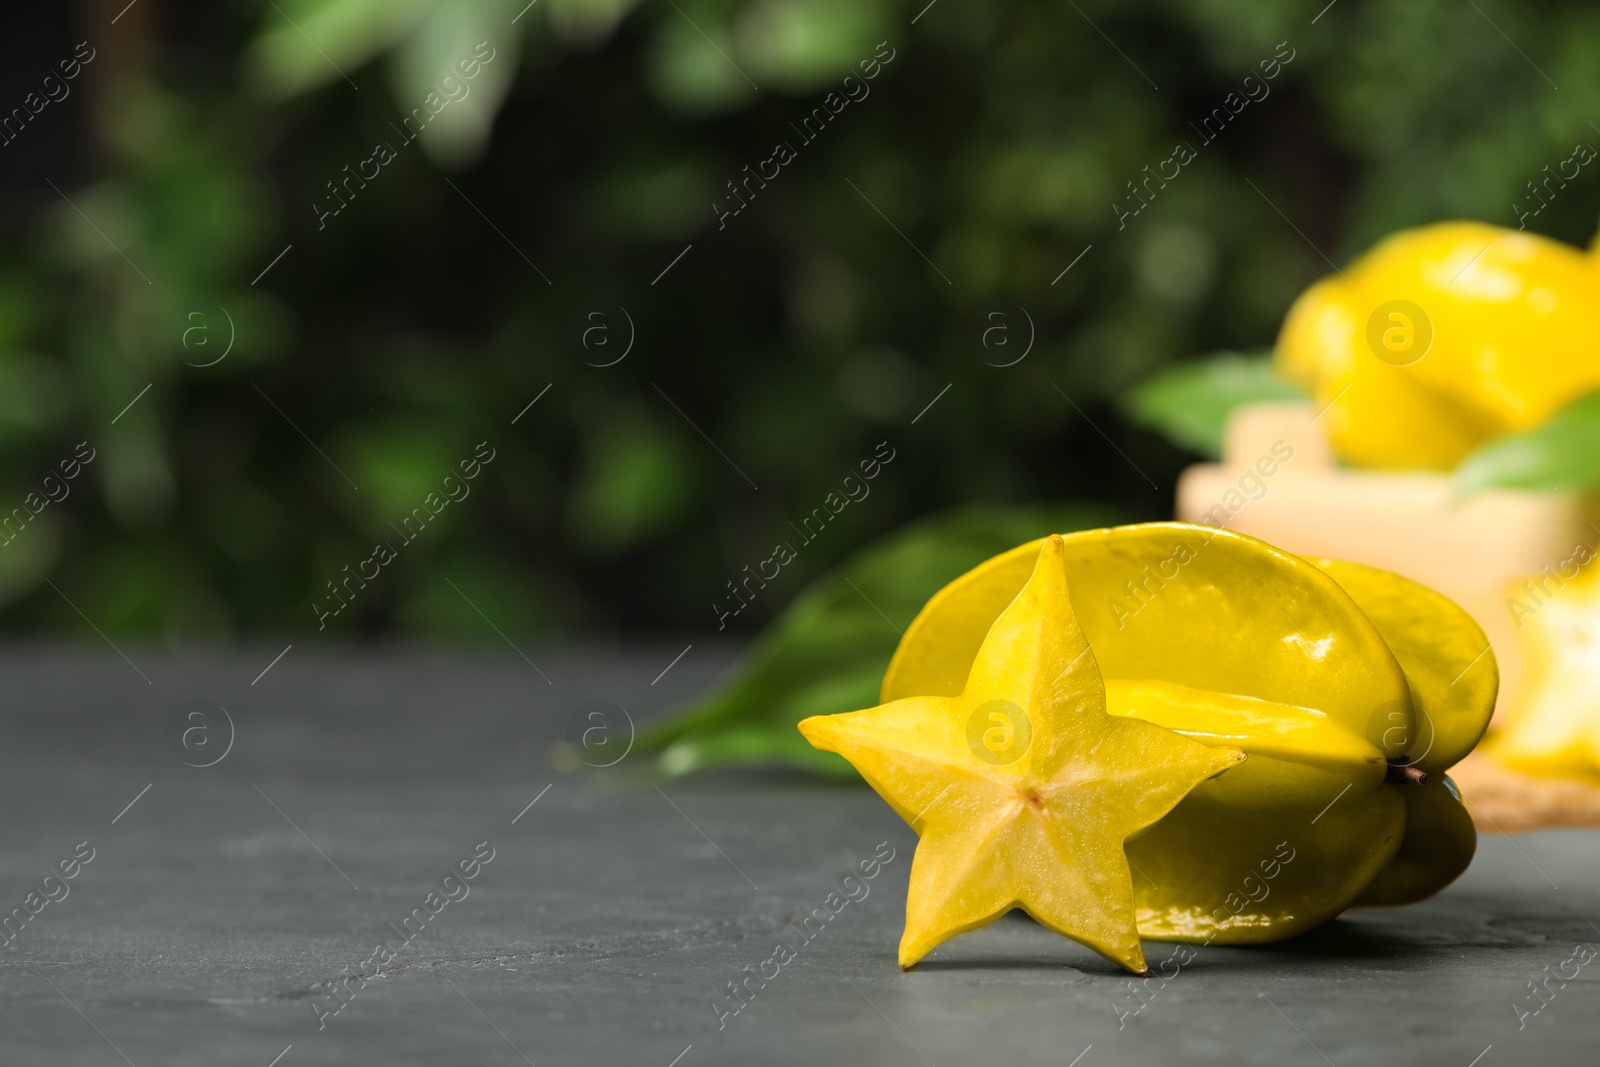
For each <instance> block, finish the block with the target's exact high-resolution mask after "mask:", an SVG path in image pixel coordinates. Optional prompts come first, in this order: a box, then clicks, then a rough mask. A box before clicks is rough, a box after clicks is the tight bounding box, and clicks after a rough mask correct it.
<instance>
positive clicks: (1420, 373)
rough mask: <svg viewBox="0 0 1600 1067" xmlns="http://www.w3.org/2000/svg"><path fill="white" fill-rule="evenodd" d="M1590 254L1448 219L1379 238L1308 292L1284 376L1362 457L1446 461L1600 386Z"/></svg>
mask: <svg viewBox="0 0 1600 1067" xmlns="http://www.w3.org/2000/svg"><path fill="white" fill-rule="evenodd" d="M1597 338H1600V269H1597V264H1596V260H1595V258H1594V256H1592V255H1590V254H1586V253H1584V252H1583V251H1581V250H1579V249H1576V248H1572V247H1570V246H1568V245H1565V244H1561V243H1560V242H1557V241H1552V240H1549V239H1547V238H1544V237H1538V236H1535V235H1533V234H1530V233H1524V232H1521V231H1518V230H1510V229H1504V228H1501V227H1497V226H1489V225H1486V224H1484V223H1478V222H1444V223H1438V224H1435V225H1432V226H1424V227H1421V228H1419V229H1414V230H1404V231H1402V232H1400V233H1397V234H1394V235H1393V236H1391V237H1388V238H1387V239H1385V240H1384V241H1382V242H1381V243H1379V244H1378V245H1377V246H1376V247H1375V248H1373V249H1372V250H1371V251H1370V252H1368V253H1367V254H1366V255H1365V256H1363V257H1362V258H1361V259H1360V260H1358V261H1357V262H1356V263H1354V264H1353V265H1351V266H1350V267H1349V268H1348V269H1347V270H1345V271H1343V272H1341V273H1340V274H1336V275H1333V276H1331V277H1328V278H1324V279H1323V280H1321V281H1319V282H1317V283H1316V284H1315V285H1313V286H1312V287H1311V288H1309V289H1307V290H1306V291H1305V293H1303V294H1302V295H1301V296H1300V298H1299V299H1298V300H1296V301H1295V304H1294V306H1293V307H1292V308H1290V310H1289V315H1288V317H1287V318H1286V319H1285V321H1284V325H1283V330H1282V332H1281V333H1280V334H1279V337H1278V344H1277V363H1278V368H1279V370H1280V372H1281V373H1283V375H1284V376H1285V377H1287V378H1288V379H1289V380H1291V381H1293V382H1296V383H1298V384H1299V385H1301V386H1303V387H1304V388H1305V389H1306V390H1307V391H1308V392H1310V393H1311V394H1312V396H1313V398H1314V403H1315V404H1316V407H1317V409H1318V410H1319V411H1322V410H1323V409H1324V408H1326V411H1325V412H1324V414H1323V415H1322V416H1320V420H1319V421H1321V423H1322V425H1323V428H1324V431H1325V432H1326V434H1327V436H1328V440H1329V442H1330V443H1331V444H1332V445H1333V447H1334V449H1335V450H1336V451H1337V452H1338V453H1339V454H1340V456H1342V457H1343V458H1344V459H1345V460H1347V461H1349V462H1351V463H1355V464H1357V465H1360V466H1368V467H1387V468H1429V469H1437V470H1449V469H1452V468H1454V467H1455V466H1456V464H1457V463H1459V462H1460V461H1461V459H1462V458H1463V457H1464V456H1465V455H1466V454H1467V453H1468V452H1471V451H1472V450H1473V449H1475V448H1477V447H1478V446H1479V445H1481V444H1483V443H1485V442H1487V441H1490V440H1493V439H1496V438H1498V437H1499V436H1500V435H1501V434H1502V433H1504V434H1511V433H1517V432H1519V431H1523V430H1529V429H1532V428H1533V427H1535V426H1538V425H1539V424H1540V423H1542V422H1544V421H1545V420H1546V419H1548V418H1549V417H1550V416H1551V415H1552V414H1554V413H1555V412H1556V411H1558V410H1559V409H1561V408H1562V407H1564V406H1566V405H1567V404H1568V403H1570V402H1571V401H1573V400H1576V399H1578V397H1580V396H1582V395H1583V394H1585V393H1588V392H1590V391H1592V390H1594V389H1596V388H1600V359H1597V358H1596V355H1597V343H1600V342H1597Z"/></svg>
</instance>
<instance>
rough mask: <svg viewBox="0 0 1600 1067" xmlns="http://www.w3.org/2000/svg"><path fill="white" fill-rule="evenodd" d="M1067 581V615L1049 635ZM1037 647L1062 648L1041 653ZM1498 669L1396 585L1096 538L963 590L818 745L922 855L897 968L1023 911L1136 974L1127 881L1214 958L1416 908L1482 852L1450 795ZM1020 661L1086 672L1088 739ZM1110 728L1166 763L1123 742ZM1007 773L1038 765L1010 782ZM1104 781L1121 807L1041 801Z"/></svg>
mask: <svg viewBox="0 0 1600 1067" xmlns="http://www.w3.org/2000/svg"><path fill="white" fill-rule="evenodd" d="M1047 563H1048V566H1047ZM1057 567H1059V568H1060V570H1061V571H1062V572H1064V575H1065V577H1064V578H1062V579H1059V582H1060V590H1061V594H1060V597H1059V598H1058V599H1060V600H1062V601H1064V602H1062V603H1060V604H1059V605H1058V606H1055V607H1052V608H1051V609H1050V610H1049V611H1048V612H1046V611H1043V610H1041V607H1040V605H1041V604H1046V603H1049V602H1050V598H1049V597H1044V596H1041V595H1040V593H1041V592H1042V588H1041V583H1054V582H1056V581H1058V579H1057V578H1056V577H1055V569H1056V568H1057ZM1043 588H1053V586H1045V587H1043ZM1053 595H1054V594H1052V596H1053ZM1028 626H1031V627H1033V628H1034V629H1036V630H1038V629H1042V630H1044V631H1047V635H1046V636H1035V637H1033V638H1032V641H1033V645H1029V644H1028V643H1027V641H1026V640H1025V639H1024V638H1023V637H1020V636H1019V633H1022V634H1026V633H1027V627H1028ZM1052 632H1053V634H1054V636H1049V633H1052ZM1085 641H1086V642H1087V644H1086V645H1084V644H1082V642H1085ZM1050 642H1054V644H1050ZM1487 647H1488V646H1487V641H1485V640H1484V639H1483V635H1482V631H1481V630H1479V629H1478V627H1477V626H1476V624H1475V623H1473V621H1472V620H1471V618H1470V617H1469V616H1467V614H1466V613H1465V612H1464V611H1462V610H1461V609H1460V608H1459V607H1456V606H1455V605H1454V604H1453V603H1451V602H1450V601H1449V600H1447V599H1446V598H1444V597H1443V596H1441V595H1439V594H1438V593H1435V592H1433V591H1432V590H1429V589H1426V588H1425V587H1423V586H1420V585H1418V584H1417V583H1415V582H1411V581H1409V580H1407V579H1404V578H1401V577H1399V576H1397V575H1393V574H1389V573H1388V572H1385V571H1378V570H1375V569H1373V568H1369V567H1362V566H1360V565H1357V564H1349V563H1340V562H1336V561H1320V562H1318V563H1315V564H1314V563H1312V562H1308V561H1306V560H1302V559H1300V558H1298V557H1296V556H1292V555H1290V554H1288V553H1285V552H1282V551H1280V550H1278V549H1275V548H1273V547H1271V546H1270V545H1267V544H1265V543H1264V542H1261V541H1258V540H1256V539H1254V538H1250V537H1246V536H1244V535H1241V534H1235V533H1231V532H1229V531H1226V530H1216V529H1212V528H1210V527H1203V526H1192V525H1188V524H1183V523H1150V524H1145V525H1140V526H1126V527H1118V528H1114V529H1108V530H1090V531H1085V532H1082V533H1076V534H1069V535H1066V536H1064V537H1060V538H1051V539H1048V540H1045V541H1042V542H1032V543H1030V544H1026V545H1022V546H1020V547H1018V548H1016V549H1014V550H1012V551H1010V552H1007V553H1004V554H1002V555H1000V556H997V557H995V558H994V559H991V560H989V561H988V562H986V563H984V564H982V565H980V566H979V567H977V568H975V569H974V570H972V571H970V572H968V573H967V574H965V575H963V576H962V577H960V578H958V579H956V580H955V581H954V582H952V583H951V584H950V585H948V586H946V587H945V588H944V589H943V590H941V591H940V592H939V593H938V594H936V595H935V596H934V598H933V599H932V600H930V601H929V603H928V604H927V606H926V607H924V608H923V610H922V612H921V613H920V614H919V615H918V617H917V618H916V619H915V620H914V621H913V622H912V624H911V626H910V627H909V628H908V629H907V631H906V633H905V635H904V638H903V640H902V641H901V643H900V647H899V648H898V650H897V651H896V653H895V656H894V659H893V661H892V662H891V663H890V666H889V669H888V672H887V673H886V675H885V677H884V682H883V690H882V699H883V701H884V704H883V705H882V706H881V707H879V708H874V709H872V710H870V711H864V712H854V713H851V714H849V715H843V716H825V717H817V718H813V719H808V720H806V721H805V722H804V723H802V724H801V729H802V731H803V732H804V733H805V735H806V737H807V738H808V739H809V740H811V742H812V743H813V744H815V745H818V747H821V748H826V749H831V750H833V751H837V752H839V753H840V754H841V755H843V756H845V758H847V759H849V760H850V761H851V762H852V763H854V764H855V765H856V767H857V768H858V769H859V770H861V771H862V774H863V776H864V777H866V778H867V780H868V781H869V782H870V783H871V784H872V785H873V786H874V788H876V789H877V790H878V791H879V793H880V794H882V795H883V796H884V797H885V799H887V800H889V802H890V804H891V805H892V806H894V808H895V810H896V811H898V812H899V813H900V814H901V816H902V817H904V818H906V819H907V821H908V822H910V823H912V825H913V827H914V828H920V832H921V833H922V842H921V844H920V845H919V848H918V851H917V858H916V860H915V861H914V862H913V872H912V884H911V896H910V899H909V900H908V904H907V927H906V935H905V940H904V941H903V942H902V945H901V962H902V964H903V965H909V964H910V963H914V962H915V961H916V960H917V959H919V958H921V956H922V955H924V954H925V953H926V952H927V951H929V950H930V949H932V948H933V947H934V946H935V945H937V944H938V943H939V942H940V941H942V940H944V939H945V938H947V937H950V936H953V935H954V934H957V933H960V932H963V931H965V930H969V929H972V928H974V927H976V926H978V925H981V924H983V923H985V922H987V921H989V920H991V919H993V918H994V917H995V916H996V915H998V914H1001V913H1003V912H1004V911H1006V910H1008V909H1009V908H1011V907H1013V906H1020V907H1023V908H1024V909H1025V910H1027V911H1029V913H1030V914H1034V915H1035V916H1036V917H1037V918H1039V919H1040V920H1041V921H1042V922H1044V923H1045V925H1047V926H1050V927H1051V928H1053V929H1056V930H1058V931H1060V932H1062V933H1065V934H1066V935H1067V936H1069V937H1072V938H1074V939H1075V940H1078V941H1080V942H1082V943H1084V944H1086V945H1090V946H1091V947H1094V948H1097V949H1099V950H1100V951H1102V952H1104V953H1105V954H1106V955H1108V956H1110V957H1111V958H1112V959H1115V960H1117V961H1118V962H1120V963H1122V964H1123V965H1124V966H1127V967H1129V968H1130V969H1138V966H1139V965H1141V964H1142V959H1143V957H1142V955H1139V954H1138V953H1137V941H1132V942H1130V941H1129V940H1128V937H1129V934H1128V929H1127V921H1128V900H1127V897H1126V895H1125V894H1126V892H1128V891H1130V890H1129V885H1130V883H1129V881H1128V867H1131V869H1132V871H1133V872H1134V877H1133V878H1132V880H1131V894H1132V918H1133V922H1134V925H1135V927H1136V929H1137V934H1138V936H1143V937H1148V938H1155V939H1168V940H1190V941H1206V942H1213V941H1214V942H1218V943H1244V942H1257V941H1270V940H1275V939H1278V938H1283V937H1288V936H1291V935H1293V934H1296V933H1299V932H1301V931H1304V930H1306V929H1309V928H1310V927H1312V926H1314V925H1316V924H1318V923H1321V922H1323V921H1326V920H1327V919H1329V918H1332V917H1333V916H1335V915H1337V914H1338V913H1339V912H1341V911H1343V910H1344V909H1345V908H1347V907H1350V906H1351V905H1352V904H1398V903H1405V902H1408V901H1411V900H1417V899H1421V898H1422V897H1425V896H1427V895H1429V894H1431V893H1433V892H1437V891H1438V890H1439V889H1441V888H1443V887H1444V886H1445V885H1447V884H1448V883H1449V882H1450V881H1451V880H1453V879H1454V878H1455V877H1456V876H1457V875H1458V874H1459V873H1460V872H1461V871H1462V870H1464V869H1465V867H1466V865H1467V863H1468V862H1470V860H1471V857H1472V854H1473V851H1474V849H1475V848H1476V837H1475V835H1474V834H1473V833H1472V831H1471V820H1470V818H1469V817H1468V815H1467V813H1466V811H1465V809H1464V807H1463V806H1462V803H1461V801H1460V799H1459V797H1458V796H1457V795H1456V793H1455V791H1454V788H1453V786H1452V785H1451V784H1450V783H1449V780H1448V779H1447V778H1446V777H1445V776H1444V774H1443V772H1444V770H1445V769H1446V768H1448V767H1449V766H1450V765H1451V764H1453V763H1455V762H1456V761H1457V760H1459V759H1460V758H1461V757H1462V756H1463V755H1465V754H1466V753H1467V752H1468V751H1470V750H1471V748H1472V747H1473V746H1474V745H1475V744H1476V743H1477V741H1478V739H1479V737H1480V736H1481V735H1482V733H1483V730H1484V728H1485V726H1486V725H1487V723H1488V719H1489V715H1490V713H1491V711H1492V710H1493V706H1494V697H1495V691H1496V688H1497V685H1496V677H1495V670H1494V660H1493V653H1492V652H1488V651H1487ZM1017 648H1023V649H1027V648H1039V649H1045V648H1049V649H1051V651H1050V653H1049V654H1050V655H1052V656H1053V657H1055V658H1053V659H1050V660H1049V662H1050V663H1052V664H1053V663H1056V662H1059V660H1060V657H1061V656H1063V655H1065V654H1066V653H1067V652H1068V651H1069V650H1073V649H1080V648H1081V649H1083V651H1081V652H1073V655H1078V656H1081V657H1082V659H1081V660H1080V661H1076V662H1074V663H1073V664H1072V666H1071V670H1070V671H1068V672H1067V674H1066V677H1068V678H1070V679H1071V680H1072V681H1071V688H1070V692H1071V693H1072V694H1073V698H1072V703H1071V707H1072V708H1073V713H1072V714H1070V715H1069V714H1066V713H1065V712H1064V711H1061V710H1058V708H1059V705H1060V703H1061V700H1062V698H1060V697H1056V693H1057V690H1054V689H1051V688H1049V687H1046V688H1044V689H1042V690H1041V689H1040V688H1038V686H1037V685H1036V684H1035V683H1036V682H1037V680H1038V677H1039V673H1040V672H1039V669H1038V668H1027V667H1026V666H1025V665H1026V664H1027V663H1028V662H1029V661H1028V660H1026V658H1024V660H1023V661H1022V662H1020V663H1019V662H1008V661H1007V660H1005V658H1004V656H1005V653H1006V651H1007V650H1010V649H1017ZM1089 650H1092V651H1089ZM1030 654H1032V655H1036V656H1038V655H1042V654H1043V653H1042V652H1037V653H1030ZM1469 664H1474V665H1475V667H1474V669H1473V670H1471V671H1465V672H1463V670H1462V668H1463V667H1466V666H1468V665H1469ZM1030 670H1031V673H1030ZM1088 670H1093V671H1094V672H1096V673H1095V675H1094V678H1093V682H1092V684H1091V682H1090V681H1089V680H1088V678H1087V677H1086V676H1085V673H1084V672H1085V671H1088ZM1100 692H1103V693H1104V709H1103V711H1102V710H1101V709H1100V704H1099V697H1098V694H1099V693H1100ZM1052 698H1055V702H1054V703H1053V702H1052ZM997 701H998V702H999V703H996V702H997ZM1007 702H1009V703H1007ZM1018 711H1020V712H1021V714H1020V715H1018V714H1017V712H1018ZM1107 714H1109V717H1110V719H1111V720H1112V721H1115V720H1118V719H1121V720H1123V721H1125V722H1126V723H1128V724H1129V725H1132V724H1134V723H1138V724H1140V725H1141V726H1155V727H1161V728H1162V730H1163V731H1164V732H1158V733H1156V734H1149V733H1140V734H1134V735H1128V737H1129V738H1131V737H1140V738H1150V737H1161V738H1162V743H1160V744H1156V743H1154V742H1142V743H1140V744H1132V743H1131V742H1130V741H1129V740H1126V739H1124V737H1123V735H1119V734H1117V733H1114V732H1113V733H1107V732H1105V730H1104V727H1103V725H1102V723H1103V721H1104V717H1105V716H1106V715H1107ZM991 731H992V732H991ZM1026 731H1032V733H1031V735H1028V736H1025V732H1026ZM1169 737H1171V738H1177V737H1181V738H1184V739H1187V740H1190V741H1192V742H1194V743H1198V744H1200V745H1202V746H1206V747H1207V748H1209V750H1210V751H1211V753H1213V758H1214V759H1217V760H1219V761H1222V762H1217V763H1214V764H1207V763H1206V762H1205V761H1204V760H1203V759H1197V758H1196V755H1195V750H1194V749H1193V748H1184V747H1182V746H1174V745H1173V744H1172V743H1171V741H1170V740H1168V738H1169ZM1063 738H1071V739H1072V740H1063ZM1041 744H1043V745H1046V746H1048V747H1047V748H1045V749H1039V748H1038V746H1039V745H1041ZM995 745H998V746H999V749H1000V750H1002V751H1004V752H1010V751H1011V749H1010V748H1007V747H1006V746H1007V745H1014V746H1027V747H1026V748H1025V750H1024V751H1025V754H1026V753H1032V754H1033V755H1032V757H1031V758H1030V759H1027V760H1024V759H1022V758H1017V759H1016V760H1015V762H1014V763H1002V764H998V766H999V767H1000V768H1001V770H1000V771H998V772H997V771H996V769H995V767H996V764H995V763H994V762H993V759H994V756H993V750H992V746H995ZM986 752H988V753H989V755H985V753H986ZM1083 752H1087V753H1089V754H1090V755H1088V756H1087V757H1085V756H1074V755H1072V754H1073V753H1083ZM1240 752H1242V753H1244V754H1247V755H1248V760H1247V761H1243V762H1238V763H1237V765H1233V766H1231V769H1228V771H1227V773H1226V774H1220V775H1219V774H1217V771H1219V770H1221V769H1225V768H1228V767H1229V766H1230V764H1229V763H1228V762H1226V761H1227V760H1236V759H1237V754H1238V753H1240ZM1047 756H1049V757H1058V756H1059V757H1060V758H1056V759H1054V760H1051V759H1046V757H1047ZM1208 766H1209V767H1210V768H1211V769H1210V770H1209V771H1207V770H1206V768H1207V767H1208ZM1118 768H1123V770H1118ZM1002 772H1003V773H1002ZM1108 772H1109V773H1111V774H1112V777H1111V778H1110V779H1109V780H1104V781H1099V783H1098V785H1097V787H1096V788H1097V789H1099V790H1100V792H1099V793H1097V794H1094V795H1096V796H1099V797H1104V798H1108V799H1109V798H1115V803H1112V804H1110V805H1109V806H1107V805H1104V804H1080V805H1079V806H1076V807H1072V808H1059V807H1052V806H1050V805H1043V806H1042V807H1037V808H1034V805H1033V802H1032V801H1031V800H1030V799H1029V797H1031V796H1033V795H1037V796H1039V797H1040V798H1041V799H1042V798H1043V797H1045V796H1046V795H1050V796H1055V795H1056V794H1055V793H1051V792H1050V791H1049V790H1050V783H1058V782H1062V781H1072V782H1074V783H1080V784H1082V783H1088V782H1093V781H1096V780H1097V776H1098V777H1101V778H1103V776H1105V775H1106V774H1107V773H1108ZM1040 775H1044V777H1040ZM980 783H981V784H980ZM1153 783H1160V784H1161V788H1159V789H1157V788H1154V785H1153ZM1125 786H1126V787H1125ZM1008 787H1009V788H1008ZM1030 791H1031V792H1030ZM1147 797H1148V799H1147ZM1019 798H1020V799H1019ZM1030 808H1033V812H1032V813H1031V814H1030V810H1029V809H1030ZM925 809H926V810H925ZM1030 820H1031V821H1030ZM1063 842H1071V845H1070V847H1064V846H1063ZM1095 842H1098V843H1099V850H1098V851H1096V850H1095V849H1094V848H1093V847H1092V846H1093V845H1094V843H1095ZM1119 852H1120V853H1121V855H1119V854H1116V853H1119ZM1123 855H1125V856H1126V860H1127V864H1128V867H1123V866H1121V864H1120V862H1113V861H1121V860H1122V856H1123ZM1118 872H1120V879H1121V880H1114V881H1106V880H1105V879H1107V877H1108V876H1109V875H1110V874H1114V873H1118ZM1086 885H1088V886H1096V887H1099V888H1098V891H1097V892H1094V893H1085V892H1083V887H1084V886H1086ZM1096 907H1098V909H1099V910H1098V911H1096V910H1095V909H1096ZM1062 908H1066V911H1062V910H1060V909H1062ZM1115 931H1120V932H1121V933H1120V936H1119V937H1112V936H1111V934H1112V933H1113V932H1115ZM1130 945H1131V947H1130Z"/></svg>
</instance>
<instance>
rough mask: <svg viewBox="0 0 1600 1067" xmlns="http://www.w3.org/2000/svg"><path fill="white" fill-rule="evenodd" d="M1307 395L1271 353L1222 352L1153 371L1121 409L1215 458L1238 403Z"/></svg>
mask: <svg viewBox="0 0 1600 1067" xmlns="http://www.w3.org/2000/svg"><path fill="white" fill-rule="evenodd" d="M1304 398H1305V394H1304V393H1302V392H1301V391H1300V390H1298V389H1296V388H1295V387H1294V386H1292V385H1290V384H1289V383H1288V382H1286V381H1284V380H1283V379H1282V378H1279V377H1277V376H1276V375H1275V374H1274V373H1273V370H1272V357H1271V356H1270V355H1269V354H1266V353H1261V354H1252V355H1245V354H1241V353H1238V352H1219V353H1217V354H1216V355H1213V356H1208V357H1206V358H1205V359H1200V360H1194V361H1191V362H1188V363H1180V364H1178V365H1177V366H1175V367H1168V368H1167V369H1165V370H1162V371H1159V372H1157V373H1156V374H1153V375H1151V376H1150V377H1149V378H1146V379H1145V380H1144V381H1143V382H1140V383H1139V384H1138V385H1136V386H1134V387H1133V388H1132V389H1130V390H1129V391H1128V392H1127V393H1126V394H1124V396H1123V398H1122V409H1123V411H1124V412H1125V413H1126V414H1127V415H1128V417H1129V418H1131V419H1133V421H1135V422H1137V423H1139V424H1141V425H1143V426H1146V427H1149V428H1150V429H1152V430H1159V431H1160V432H1161V433H1164V434H1166V435H1167V437H1168V438H1169V439H1170V440H1171V441H1172V442H1173V443H1174V444H1178V445H1182V446H1183V447H1184V448H1190V449H1193V450H1194V451H1196V452H1199V453H1201V454H1202V455H1207V456H1210V457H1211V458H1213V459H1215V458H1217V457H1219V456H1221V455H1222V433H1223V429H1224V428H1225V426H1226V424H1227V421H1228V413H1229V412H1231V411H1232V410H1233V409H1234V408H1235V407H1237V406H1238V405H1240V404H1245V403H1249V402H1251V401H1255V400H1303V399H1304Z"/></svg>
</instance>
